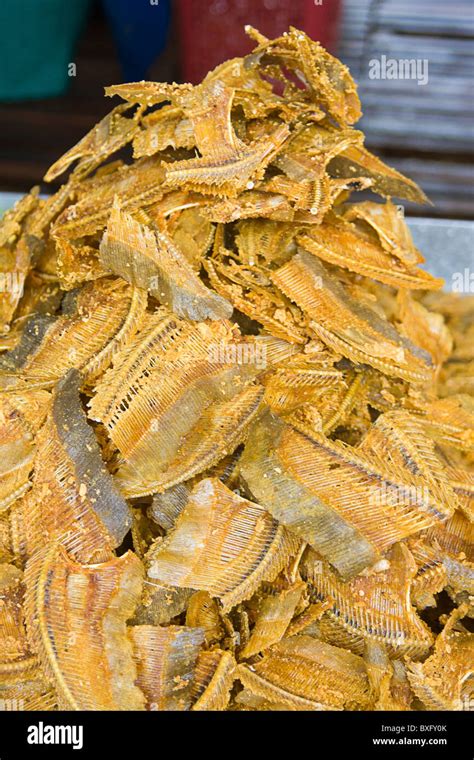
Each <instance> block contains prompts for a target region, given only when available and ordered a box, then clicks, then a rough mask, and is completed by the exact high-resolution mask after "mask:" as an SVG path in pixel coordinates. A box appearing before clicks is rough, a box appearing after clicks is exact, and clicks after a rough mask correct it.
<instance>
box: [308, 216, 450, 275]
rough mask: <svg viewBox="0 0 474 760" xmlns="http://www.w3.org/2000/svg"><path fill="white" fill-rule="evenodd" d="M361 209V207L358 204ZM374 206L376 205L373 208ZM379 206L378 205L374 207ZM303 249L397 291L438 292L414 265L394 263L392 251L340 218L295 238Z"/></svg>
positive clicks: (332, 219)
mask: <svg viewBox="0 0 474 760" xmlns="http://www.w3.org/2000/svg"><path fill="white" fill-rule="evenodd" d="M357 205H360V204H357ZM374 205H375V204H374ZM377 205H379V204H377ZM298 243H299V245H301V247H302V248H304V249H305V250H307V251H309V252H310V253H312V254H314V255H315V256H318V257H319V258H320V259H322V260H323V261H327V262H329V263H330V264H337V265H338V266H340V267H344V268H346V269H350V270H352V271H354V272H358V273H359V274H363V275H367V276H368V277H372V278H373V279H374V280H379V281H380V282H384V283H386V284H388V285H393V286H394V287H398V288H407V289H415V290H416V289H419V290H431V289H437V288H440V287H441V286H442V284H443V281H442V280H440V279H436V278H435V277H432V276H431V275H430V274H428V273H427V272H424V271H423V270H422V269H417V268H416V267H414V265H413V264H411V265H407V264H406V263H405V262H403V260H401V259H398V260H396V259H394V252H393V249H392V250H390V251H386V250H385V249H384V247H383V245H381V244H379V243H378V242H375V241H373V240H371V238H370V236H369V235H367V234H364V231H363V230H361V229H360V228H357V227H356V226H355V225H354V224H352V223H351V222H350V221H348V215H346V216H344V217H343V218H339V217H336V216H334V217H332V218H331V219H330V220H328V221H325V222H324V223H323V224H321V225H318V226H315V227H311V230H310V231H309V232H308V233H306V234H303V235H299V236H298Z"/></svg>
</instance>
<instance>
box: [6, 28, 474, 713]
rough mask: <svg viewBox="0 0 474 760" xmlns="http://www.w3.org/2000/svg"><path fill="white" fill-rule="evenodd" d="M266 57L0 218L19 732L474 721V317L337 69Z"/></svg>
mask: <svg viewBox="0 0 474 760" xmlns="http://www.w3.org/2000/svg"><path fill="white" fill-rule="evenodd" d="M247 31H248V32H249V34H250V36H251V37H252V38H253V40H254V41H255V48H254V50H253V51H252V53H250V54H249V55H247V56H245V57H243V58H235V59H233V60H230V61H227V62H225V63H223V64H222V65H220V66H218V67H217V68H216V69H215V70H214V71H212V72H210V73H209V74H208V75H207V76H206V78H205V79H204V80H203V82H202V83H201V84H199V85H197V86H191V85H189V84H166V83H165V84H160V83H155V82H138V83H132V84H122V85H117V86H112V87H109V88H107V91H106V92H107V95H110V96H120V97H121V99H122V100H121V103H120V104H119V105H117V106H116V107H115V108H114V109H113V110H112V111H111V113H110V114H109V115H108V116H106V117H105V118H104V119H103V120H102V121H101V122H100V123H99V124H97V125H96V126H95V127H94V128H93V129H92V130H91V131H90V132H89V133H88V134H87V135H86V136H85V137H84V138H83V139H82V140H81V141H80V142H79V143H78V144H77V145H76V146H75V147H73V148H71V150H69V151H68V152H67V153H66V154H65V155H64V156H62V158H60V159H59V160H58V161H57V162H56V163H55V164H54V165H53V166H52V167H51V168H50V169H49V171H48V172H47V174H46V177H45V180H46V181H48V182H49V181H55V180H57V178H58V177H60V176H61V175H63V173H65V172H66V173H67V179H66V180H65V181H64V183H63V184H62V185H59V184H57V185H56V186H57V187H59V189H58V190H57V191H56V192H54V194H52V195H49V196H48V197H46V198H45V197H44V196H40V195H39V192H38V189H37V188H35V189H33V190H32V192H30V193H29V194H28V195H26V196H25V197H24V198H23V199H22V200H20V201H19V202H18V203H17V204H16V205H15V207H14V208H13V209H12V210H11V211H9V212H7V213H6V214H5V215H4V217H3V220H2V221H1V226H0V246H1V252H0V280H1V286H2V287H1V293H0V348H1V354H0V431H1V435H0V452H1V457H0V473H1V478H0V562H1V564H0V704H1V706H2V707H3V709H20V710H36V709H42V710H56V709H68V710H71V709H72V710H383V709H390V710H412V709H425V710H431V709H444V710H462V709H469V707H471V708H472V707H474V667H473V661H474V644H473V635H472V634H471V633H469V630H470V629H472V624H471V622H472V621H471V618H472V614H473V606H474V605H473V604H472V599H473V597H472V594H473V593H474V592H473V585H474V584H473V577H474V576H473V519H474V511H473V493H474V475H473V470H472V463H473V459H474V457H473V451H474V403H473V395H472V394H473V391H474V383H473V378H474V371H473V370H474V324H473V315H474V299H473V298H472V297H459V296H457V295H455V294H452V293H446V292H444V293H443V292H440V289H441V288H442V285H443V282H442V281H441V280H439V279H436V278H435V277H432V276H431V275H430V274H429V273H428V272H426V271H425V270H424V269H422V268H420V266H419V265H420V264H421V263H422V262H423V257H422V255H421V254H420V252H419V251H418V250H417V249H416V247H415V246H414V244H413V241H412V239H411V236H410V232H409V230H408V228H407V226H406V223H405V221H404V218H403V207H401V206H397V205H395V204H396V202H397V201H395V202H394V201H392V198H394V199H407V200H409V201H414V202H418V203H422V202H425V201H426V198H425V196H424V194H423V192H422V191H421V190H420V189H419V188H418V187H417V186H416V184H415V183H414V182H412V181H411V180H409V179H407V178H406V177H404V176H403V175H401V174H400V173H398V172H397V171H395V170H394V169H391V168H389V167H388V166H386V165H385V164H384V163H383V162H382V161H381V160H379V159H378V158H376V157H375V156H374V155H372V153H370V152H369V151H368V150H367V149H366V148H365V147H364V136H363V134H362V132H360V131H357V130H356V129H354V127H353V126H352V125H353V124H354V123H355V122H357V120H358V119H359V117H360V116H361V111H360V103H359V99H358V96H357V91H356V86H355V84H354V81H353V80H352V78H351V76H350V74H349V71H348V70H347V68H346V67H345V66H343V65H342V64H341V63H340V62H339V61H338V60H336V59H335V58H333V57H332V56H331V55H329V54H328V53H327V52H326V51H325V50H324V49H323V48H322V47H321V46H320V45H319V43H317V42H313V41H312V40H311V39H309V38H308V37H307V36H306V35H305V34H304V33H302V32H300V31H298V30H296V29H293V28H292V29H290V30H289V31H288V32H287V33H285V34H283V35H282V36H281V37H279V38H278V39H275V40H268V39H266V38H265V37H264V36H263V35H261V34H260V33H259V32H257V31H256V30H255V29H252V28H248V30H247ZM359 191H371V192H372V193H374V194H377V195H378V196H379V197H378V198H377V196H376V195H371V194H370V192H366V193H365V194H364V196H363V197H364V198H367V197H369V198H372V200H362V201H360V202H354V200H355V199H354V194H356V193H357V192H359ZM398 202H399V201H398Z"/></svg>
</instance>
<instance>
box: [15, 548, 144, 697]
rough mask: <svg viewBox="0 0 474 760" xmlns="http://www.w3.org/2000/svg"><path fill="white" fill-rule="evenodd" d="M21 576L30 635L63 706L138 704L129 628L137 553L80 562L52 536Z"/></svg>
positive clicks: (137, 585) (137, 580)
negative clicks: (106, 560) (51, 539)
mask: <svg viewBox="0 0 474 760" xmlns="http://www.w3.org/2000/svg"><path fill="white" fill-rule="evenodd" d="M25 583H26V603H25V610H26V625H27V633H28V642H29V644H30V647H31V649H32V650H33V651H34V652H35V653H37V655H38V657H39V660H40V662H41V665H42V667H43V669H44V672H45V674H46V676H47V678H48V680H49V681H50V682H51V684H53V685H54V687H55V689H56V691H57V694H58V700H59V707H60V709H63V710H64V709H66V710H143V709H144V706H145V697H144V695H143V694H142V692H141V691H140V689H139V688H138V687H137V686H136V684H135V681H136V678H137V671H136V666H135V663H134V660H133V650H132V644H131V642H130V640H129V638H128V636H127V627H126V620H128V618H130V617H131V615H132V613H133V611H134V609H135V606H136V604H137V602H138V599H139V597H140V589H141V583H142V566H141V563H140V561H139V560H138V558H137V557H136V556H135V555H134V554H133V553H131V552H127V554H124V555H123V556H122V557H116V558H115V557H114V558H113V559H111V560H109V561H108V562H103V563H99V564H94V565H89V566H87V565H81V564H79V563H77V562H75V561H74V560H72V559H71V558H70V557H69V556H68V555H67V554H66V552H65V551H64V549H63V548H62V547H61V546H60V545H59V544H57V543H54V542H53V543H51V544H50V545H48V546H46V547H45V548H44V549H43V550H41V551H38V552H36V554H35V555H34V556H33V557H32V558H31V559H30V560H29V562H28V564H27V567H26V571H25Z"/></svg>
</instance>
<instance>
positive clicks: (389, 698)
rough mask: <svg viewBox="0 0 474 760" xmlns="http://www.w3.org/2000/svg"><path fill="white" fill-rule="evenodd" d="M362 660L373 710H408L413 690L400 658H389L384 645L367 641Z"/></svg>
mask: <svg viewBox="0 0 474 760" xmlns="http://www.w3.org/2000/svg"><path fill="white" fill-rule="evenodd" d="M364 660H365V664H366V667H367V675H368V677H369V681H370V685H371V691H372V695H373V700H374V703H373V707H372V709H373V710H410V709H411V703H412V701H413V697H414V695H413V692H412V691H411V688H410V684H409V682H408V678H407V674H406V668H405V666H404V664H403V662H402V660H391V659H390V658H389V656H388V654H387V650H386V647H384V646H383V645H381V644H378V643H376V642H373V641H370V642H367V645H366V651H365V653H364Z"/></svg>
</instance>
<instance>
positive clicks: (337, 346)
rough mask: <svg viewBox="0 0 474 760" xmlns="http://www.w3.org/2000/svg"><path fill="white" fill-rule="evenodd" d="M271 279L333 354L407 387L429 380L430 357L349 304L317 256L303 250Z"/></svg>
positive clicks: (374, 316)
mask: <svg viewBox="0 0 474 760" xmlns="http://www.w3.org/2000/svg"><path fill="white" fill-rule="evenodd" d="M272 280H273V282H274V283H275V284H276V285H277V286H278V287H279V288H280V289H281V290H282V291H283V293H285V295H286V296H287V297H288V298H291V299H292V300H293V301H295V302H296V303H297V304H298V306H300V308H302V309H303V311H304V312H305V313H306V315H307V316H308V318H309V319H310V320H311V322H310V327H311V329H312V330H313V331H314V332H315V333H316V334H317V336H318V337H319V338H320V339H321V340H322V341H323V342H324V343H325V344H326V345H327V346H328V347H329V348H331V349H332V350H333V351H336V352H338V353H341V354H342V355H343V356H346V357H347V358H348V359H351V360H352V361H354V362H360V363H364V364H369V365H370V366H372V367H374V368H375V369H378V370H380V371H381V372H384V373H385V374H388V375H395V376H397V377H402V378H404V379H407V380H410V381H411V382H426V381H427V380H429V378H430V371H431V358H430V357H429V355H428V354H427V353H426V352H424V351H422V350H421V349H419V348H418V347H417V346H415V345H413V344H412V343H411V342H410V341H409V340H407V339H406V338H404V337H403V336H401V335H400V334H399V333H398V332H397V330H396V329H395V328H394V327H393V325H392V324H391V323H390V322H389V321H388V320H384V319H381V318H380V317H379V316H378V314H377V313H376V312H375V311H374V310H372V309H369V308H367V307H366V306H364V305H361V304H358V303H357V302H356V301H355V300H353V299H351V297H350V296H349V294H348V293H347V292H346V291H345V290H344V289H343V288H342V286H341V285H340V284H339V283H338V281H337V280H336V278H335V277H332V276H331V274H330V273H329V271H328V270H327V269H326V268H325V267H324V266H323V265H322V264H321V263H320V262H319V261H318V260H317V259H316V257H314V256H312V255H311V254H309V253H307V252H305V251H303V250H301V251H300V252H299V253H298V254H297V255H296V256H294V258H293V259H292V260H291V261H290V262H288V263H287V264H284V265H283V266H282V267H280V268H279V269H277V271H276V272H274V273H273V274H272Z"/></svg>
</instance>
